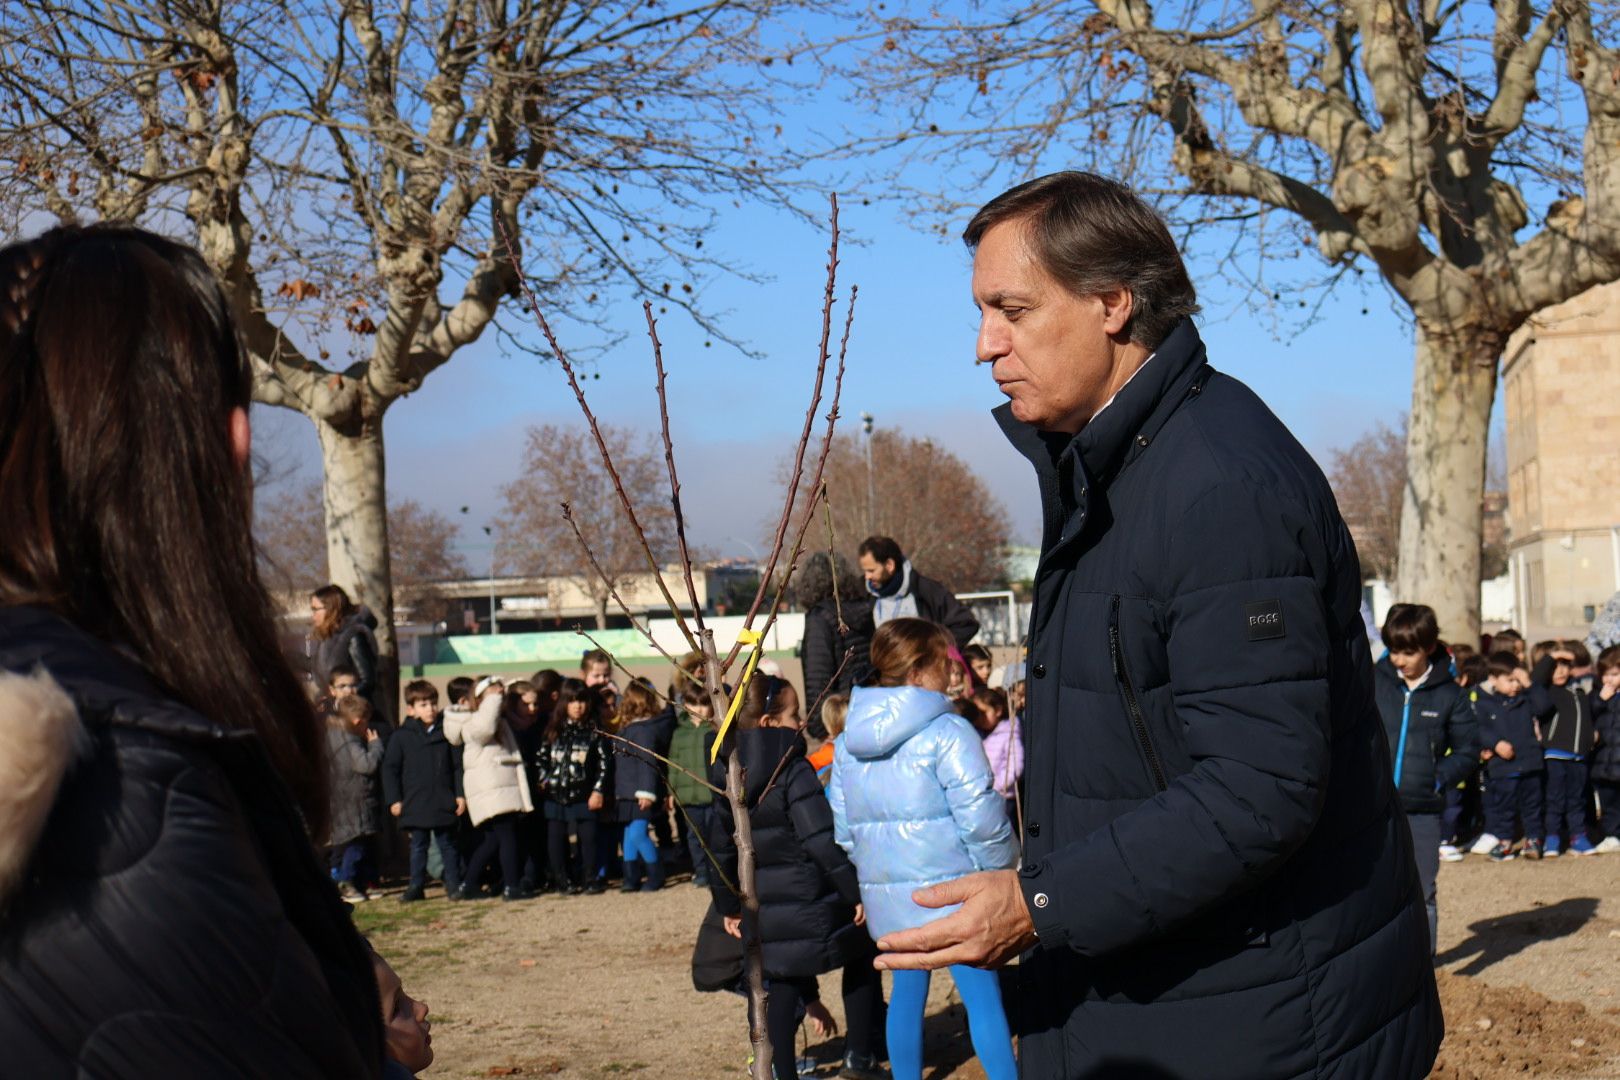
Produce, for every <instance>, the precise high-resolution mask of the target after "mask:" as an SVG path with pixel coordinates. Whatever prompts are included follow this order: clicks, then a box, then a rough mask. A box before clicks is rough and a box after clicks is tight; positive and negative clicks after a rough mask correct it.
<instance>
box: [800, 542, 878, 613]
mask: <svg viewBox="0 0 1620 1080" xmlns="http://www.w3.org/2000/svg"><path fill="white" fill-rule="evenodd" d="M880 561H881V560H880ZM834 592H836V593H837V594H838V596H839V598H840V599H842V600H859V599H861V598H862V597H863V596H865V595H866V583H865V580H864V579H863V578H862V577H861V575H860V572H859V571H857V570H856V569H855V567H853V566H852V565H850V561H849V560H848V559H846V558H844V556H842V555H840V554H838V553H837V552H831V553H829V552H825V551H822V552H817V553H816V554H814V555H809V556H806V557H805V560H804V566H803V567H801V568H800V569H799V572H798V573H797V574H795V575H793V598H794V599H795V600H797V601H798V602H799V606H800V607H801V608H803V609H804V610H806V611H809V610H810V609H811V608H813V607H815V606H816V605H817V604H819V603H821V602H822V601H823V600H831V599H832V598H833V593H834Z"/></svg>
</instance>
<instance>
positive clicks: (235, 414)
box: [229, 406, 253, 469]
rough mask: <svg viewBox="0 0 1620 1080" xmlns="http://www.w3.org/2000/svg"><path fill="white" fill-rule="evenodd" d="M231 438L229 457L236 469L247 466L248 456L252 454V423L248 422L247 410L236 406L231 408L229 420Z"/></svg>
mask: <svg viewBox="0 0 1620 1080" xmlns="http://www.w3.org/2000/svg"><path fill="white" fill-rule="evenodd" d="M229 431H230V439H231V457H232V459H234V460H235V462H236V467H237V468H238V469H245V468H247V463H248V458H249V457H250V456H251V455H252V454H253V425H251V424H250V423H248V414H247V410H246V409H244V408H241V407H240V406H238V407H237V408H234V409H232V410H231V416H230V421H229Z"/></svg>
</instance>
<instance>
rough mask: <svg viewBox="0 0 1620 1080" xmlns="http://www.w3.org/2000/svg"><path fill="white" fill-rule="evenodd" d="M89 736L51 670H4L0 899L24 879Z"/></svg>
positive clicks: (0, 685) (0, 674) (0, 688)
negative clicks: (66, 778) (59, 793)
mask: <svg viewBox="0 0 1620 1080" xmlns="http://www.w3.org/2000/svg"><path fill="white" fill-rule="evenodd" d="M87 738H88V735H87V733H86V732H85V729H84V725H83V724H81V723H80V722H79V713H78V710H77V709H76V708H75V707H74V704H73V699H72V698H70V697H68V695H67V693H66V692H65V691H64V690H63V689H62V688H61V686H59V685H57V682H56V680H55V679H53V678H51V676H50V674H49V673H47V672H46V671H44V670H43V669H40V670H37V671H35V673H34V674H32V675H15V674H12V673H10V672H4V671H0V902H3V901H4V900H5V899H7V898H9V897H10V896H11V895H12V894H13V893H14V892H15V891H16V889H17V887H18V886H19V885H20V884H21V882H22V877H23V874H24V873H25V871H26V870H27V868H28V863H29V860H30V858H31V857H32V856H33V853H34V845H35V844H37V843H38V842H39V837H40V834H41V833H43V832H44V831H45V822H46V820H47V819H48V818H49V817H50V814H51V807H52V806H54V805H55V804H56V793H57V791H58V789H60V787H61V785H62V778H63V777H64V776H66V775H67V772H68V768H69V766H71V764H72V763H73V759H74V756H75V754H76V753H77V750H78V747H79V746H80V745H82V744H83V743H84V742H85V740H86V739H87Z"/></svg>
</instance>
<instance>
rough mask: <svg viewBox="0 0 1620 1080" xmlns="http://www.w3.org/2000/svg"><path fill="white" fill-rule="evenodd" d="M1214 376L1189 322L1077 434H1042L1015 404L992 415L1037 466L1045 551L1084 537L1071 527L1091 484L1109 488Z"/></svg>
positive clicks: (1017, 446)
mask: <svg viewBox="0 0 1620 1080" xmlns="http://www.w3.org/2000/svg"><path fill="white" fill-rule="evenodd" d="M1213 372H1214V369H1213V368H1211V367H1210V366H1209V364H1208V363H1206V361H1205V353H1204V342H1203V340H1202V339H1201V338H1200V337H1199V336H1198V329H1197V327H1195V326H1194V325H1193V323H1192V320H1191V319H1183V320H1181V322H1179V323H1178V324H1176V328H1175V329H1174V330H1172V331H1170V334H1169V336H1168V337H1166V338H1165V339H1164V341H1163V342H1162V343H1161V344H1160V345H1159V348H1158V350H1157V351H1155V352H1154V354H1153V357H1152V359H1151V360H1150V361H1149V362H1148V363H1146V364H1144V365H1143V366H1142V368H1141V369H1140V370H1139V371H1138V372H1137V373H1136V376H1135V377H1134V378H1132V379H1131V380H1130V382H1128V383H1126V384H1125V386H1124V387H1122V388H1121V389H1120V391H1119V393H1118V394H1117V395H1115V397H1114V400H1113V401H1112V402H1111V403H1110V404H1109V405H1108V407H1107V408H1105V409H1103V411H1102V412H1101V413H1099V414H1098V415H1097V416H1096V417H1095V418H1094V419H1093V420H1092V421H1091V422H1090V423H1088V424H1087V425H1086V426H1085V427H1084V428H1081V429H1080V433H1079V434H1078V435H1072V436H1071V435H1068V434H1066V433H1064V432H1053V431H1041V430H1039V429H1037V428H1035V427H1034V426H1032V425H1030V424H1026V423H1024V422H1023V421H1022V420H1018V419H1016V418H1015V417H1014V416H1013V414H1012V403H1011V402H1009V403H1007V404H1005V405H1001V406H998V407H997V408H996V409H995V410H994V411H993V415H994V416H995V418H996V423H997V424H999V425H1000V426H1001V430H1002V433H1003V434H1004V435H1005V436H1006V437H1007V441H1008V442H1010V443H1012V445H1013V448H1014V449H1015V450H1017V451H1018V452H1019V453H1020V454H1022V455H1024V457H1026V458H1028V459H1029V461H1030V463H1031V464H1033V465H1034V466H1035V472H1036V474H1037V476H1038V477H1039V479H1040V484H1041V502H1042V504H1043V505H1044V506H1045V507H1046V510H1047V512H1046V515H1045V516H1046V529H1047V536H1046V537H1045V538H1044V542H1043V544H1042V547H1043V548H1045V549H1047V553H1048V554H1050V553H1051V549H1052V548H1053V547H1054V546H1056V545H1057V544H1058V543H1059V542H1060V541H1066V540H1070V539H1073V537H1074V536H1075V535H1076V534H1078V533H1079V531H1080V530H1079V527H1078V524H1079V523H1073V524H1075V527H1072V528H1071V527H1069V526H1070V525H1071V519H1072V518H1073V517H1074V515H1075V514H1076V513H1079V514H1080V515H1082V516H1083V515H1084V513H1085V510H1086V506H1087V501H1088V495H1089V491H1088V489H1089V488H1090V486H1091V485H1092V484H1101V485H1103V486H1107V485H1108V484H1109V483H1111V482H1112V481H1113V478H1114V477H1115V476H1117V475H1119V473H1120V472H1121V471H1123V470H1124V469H1125V468H1126V466H1128V465H1130V463H1131V462H1133V461H1135V460H1136V459H1137V458H1138V457H1140V456H1141V455H1142V454H1144V453H1146V452H1147V451H1148V449H1149V448H1150V447H1151V446H1152V445H1153V440H1154V439H1155V438H1156V437H1157V436H1158V434H1159V431H1160V429H1162V428H1163V427H1164V425H1165V424H1166V423H1168V422H1169V420H1170V417H1171V416H1173V415H1175V413H1176V410H1178V409H1180V408H1181V406H1182V405H1183V404H1184V403H1185V402H1186V401H1188V400H1189V399H1190V398H1192V397H1194V396H1196V395H1197V394H1199V393H1200V392H1202V390H1203V387H1204V384H1205V383H1207V382H1208V381H1209V377H1210V375H1211V374H1213ZM1060 507H1061V510H1060V509H1059V508H1060Z"/></svg>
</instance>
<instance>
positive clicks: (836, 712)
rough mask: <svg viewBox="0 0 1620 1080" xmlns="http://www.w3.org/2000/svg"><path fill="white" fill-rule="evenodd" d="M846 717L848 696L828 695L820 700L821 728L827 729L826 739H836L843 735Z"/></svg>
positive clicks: (847, 713)
mask: <svg viewBox="0 0 1620 1080" xmlns="http://www.w3.org/2000/svg"><path fill="white" fill-rule="evenodd" d="M848 716H849V695H848V694H828V695H827V696H826V697H825V698H823V699H822V700H821V726H822V727H824V728H826V729H827V738H829V739H836V738H838V736H840V735H842V734H843V733H844V721H845V719H846V718H848Z"/></svg>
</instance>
